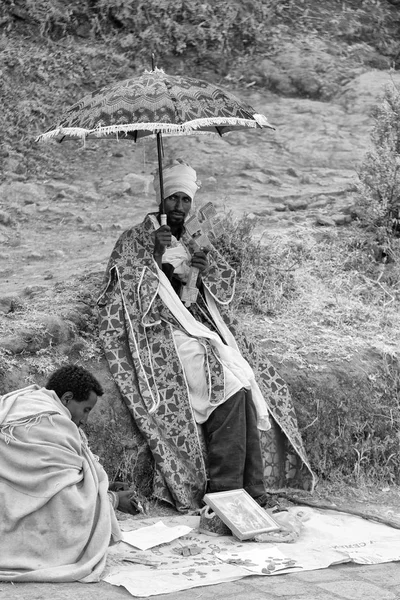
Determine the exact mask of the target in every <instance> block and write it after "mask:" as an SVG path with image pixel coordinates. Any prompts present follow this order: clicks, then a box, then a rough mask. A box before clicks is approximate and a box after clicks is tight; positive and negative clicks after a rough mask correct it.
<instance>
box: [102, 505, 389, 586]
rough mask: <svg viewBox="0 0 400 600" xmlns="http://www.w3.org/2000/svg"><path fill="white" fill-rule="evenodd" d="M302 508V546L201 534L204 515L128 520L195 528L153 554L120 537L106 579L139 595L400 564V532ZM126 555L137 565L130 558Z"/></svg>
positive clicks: (133, 525) (134, 524)
mask: <svg viewBox="0 0 400 600" xmlns="http://www.w3.org/2000/svg"><path fill="white" fill-rule="evenodd" d="M298 508H299V507H297V510H298ZM302 509H303V510H304V511H306V512H307V517H308V520H306V521H305V522H304V526H303V529H302V531H301V534H300V538H299V539H298V540H297V541H296V542H295V543H280V544H271V543H257V542H253V541H244V542H241V541H239V540H238V539H236V538H235V537H233V536H221V537H212V536H208V535H204V534H200V533H199V531H198V526H199V517H193V516H181V515H179V516H173V517H170V516H168V517H161V518H147V519H127V520H125V521H123V522H122V523H121V527H122V529H123V530H125V531H129V530H134V529H139V528H141V527H146V526H149V525H152V524H155V523H157V522H159V521H162V522H163V523H164V525H166V526H168V527H173V526H177V525H188V526H189V527H192V531H191V532H190V533H189V534H187V535H185V536H183V537H180V538H179V539H176V540H174V541H173V542H170V543H167V544H163V545H161V546H156V547H154V548H152V549H151V550H147V551H140V550H136V549H135V548H134V547H133V546H130V545H128V544H125V543H123V542H120V543H119V544H118V545H117V546H114V547H112V548H111V549H110V552H109V556H108V561H107V569H106V571H105V574H104V577H103V579H104V580H105V581H107V582H108V583H110V584H113V585H121V586H124V587H125V588H126V589H127V590H128V591H129V592H130V593H131V594H132V595H133V596H146V597H147V596H154V595H157V594H168V593H171V592H176V591H179V590H186V589H189V588H194V587H199V586H204V585H213V584H216V583H223V582H228V581H235V580H238V579H241V578H243V577H247V576H249V575H260V576H267V577H268V576H272V575H279V574H280V575H281V574H284V573H293V572H298V571H312V570H315V569H325V568H327V567H329V566H330V565H333V564H338V563H344V562H355V563H359V564H364V565H365V564H378V563H384V562H394V561H400V531H399V530H397V529H395V528H393V527H390V526H388V525H385V524H381V523H374V522H371V521H367V520H365V519H362V518H360V517H358V516H354V515H349V514H345V513H341V512H337V511H330V510H322V509H316V508H311V507H306V508H304V507H302ZM290 510H295V509H294V508H293V509H290ZM183 548H189V549H190V548H195V549H196V552H197V553H196V554H193V555H191V554H190V553H189V554H188V555H187V556H184V555H182V549H183ZM188 552H190V550H189V551H188ZM186 554H187V552H186ZM126 559H129V560H131V561H134V562H132V563H129V562H124V560H126ZM271 565H272V568H271Z"/></svg>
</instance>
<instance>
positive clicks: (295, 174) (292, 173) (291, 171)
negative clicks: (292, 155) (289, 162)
mask: <svg viewBox="0 0 400 600" xmlns="http://www.w3.org/2000/svg"><path fill="white" fill-rule="evenodd" d="M286 173H287V174H288V175H290V177H298V176H299V174H298V172H297V171H296V169H293V167H289V168H288V169H286Z"/></svg>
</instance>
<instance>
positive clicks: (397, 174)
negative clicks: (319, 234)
mask: <svg viewBox="0 0 400 600" xmlns="http://www.w3.org/2000/svg"><path fill="white" fill-rule="evenodd" d="M374 117H375V125H374V128H373V131H372V135H371V138H372V142H373V145H374V149H373V150H372V151H371V152H368V154H367V155H366V158H365V161H364V163H363V165H362V168H361V171H360V173H359V176H360V195H359V199H358V211H357V212H358V216H359V218H360V220H361V222H362V223H364V224H365V225H367V226H369V227H370V228H373V229H375V230H376V233H377V238H378V241H379V242H381V243H383V244H386V245H389V246H390V240H391V239H392V238H393V237H400V90H399V89H398V88H397V87H396V86H395V85H394V84H391V85H389V86H387V87H386V89H385V93H384V97H383V101H382V103H381V104H380V105H378V106H376V107H375V109H374Z"/></svg>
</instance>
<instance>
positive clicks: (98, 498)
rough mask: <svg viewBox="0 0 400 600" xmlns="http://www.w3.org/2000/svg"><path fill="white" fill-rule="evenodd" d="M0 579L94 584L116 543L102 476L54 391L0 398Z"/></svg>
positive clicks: (26, 390) (37, 390)
mask: <svg viewBox="0 0 400 600" xmlns="http://www.w3.org/2000/svg"><path fill="white" fill-rule="evenodd" d="M0 506H1V518H0V580H2V581H52V582H67V581H82V582H93V581H98V580H99V579H100V576H101V573H102V571H103V570H104V566H105V560H106V554H107V549H108V546H109V544H110V542H112V541H117V540H119V539H120V538H121V535H120V531H119V527H118V523H117V520H116V517H115V513H114V510H113V507H112V504H111V502H110V499H109V495H108V478H107V475H106V473H105V471H104V469H103V468H102V466H101V465H100V463H99V462H98V460H97V458H96V457H95V456H94V455H93V454H92V452H91V451H90V449H89V447H88V444H87V440H86V438H85V435H84V433H83V432H82V430H81V429H80V428H78V427H77V426H76V425H75V424H74V423H73V421H72V420H71V414H70V412H69V411H68V409H67V408H66V407H65V406H64V405H63V404H62V402H61V401H60V399H59V398H58V396H57V394H56V393H55V392H54V391H51V390H47V389H45V388H39V387H38V386H37V385H32V386H29V387H26V388H24V389H21V390H17V391H15V392H12V393H10V394H8V395H5V396H3V397H2V398H0Z"/></svg>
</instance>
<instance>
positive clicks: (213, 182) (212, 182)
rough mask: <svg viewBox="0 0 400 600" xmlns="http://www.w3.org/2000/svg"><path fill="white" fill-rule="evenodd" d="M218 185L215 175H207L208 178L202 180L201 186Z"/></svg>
mask: <svg viewBox="0 0 400 600" xmlns="http://www.w3.org/2000/svg"><path fill="white" fill-rule="evenodd" d="M216 185H217V180H216V178H215V177H207V179H204V180H202V186H201V187H211V188H213V187H215V186H216Z"/></svg>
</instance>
